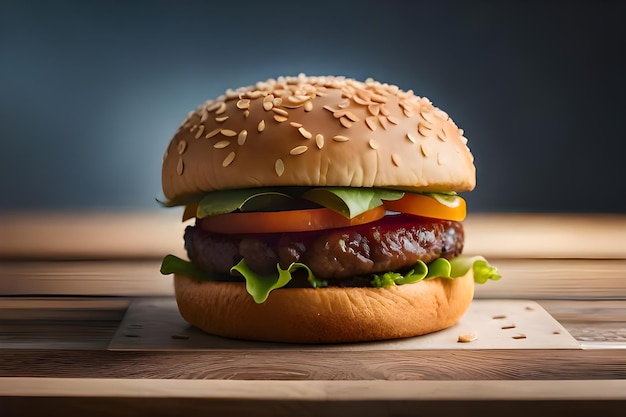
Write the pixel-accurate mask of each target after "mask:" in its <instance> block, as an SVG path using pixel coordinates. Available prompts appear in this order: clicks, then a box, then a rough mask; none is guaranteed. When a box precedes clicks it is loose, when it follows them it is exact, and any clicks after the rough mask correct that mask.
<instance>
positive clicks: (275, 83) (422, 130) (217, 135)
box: [161, 74, 500, 344]
mask: <svg viewBox="0 0 626 417" xmlns="http://www.w3.org/2000/svg"><path fill="white" fill-rule="evenodd" d="M475 183H476V173H475V166H474V158H473V155H472V153H471V151H470V149H469V147H468V141H467V139H466V138H465V136H464V132H463V130H462V129H460V128H459V127H458V126H457V125H456V124H455V123H454V121H453V120H452V119H451V118H450V116H449V115H448V114H447V113H445V112H444V111H443V110H441V109H439V108H437V107H435V106H434V105H433V104H432V102H431V101H430V100H429V99H427V98H425V97H419V96H417V95H415V94H414V93H413V92H412V91H403V90H401V89H399V88H398V87H397V86H394V85H390V84H384V83H380V82H377V81H375V80H371V79H368V80H365V81H357V80H353V79H349V78H345V77H335V76H327V77H309V76H305V75H303V74H300V75H298V76H293V77H278V78H276V79H269V80H266V81H262V82H258V83H256V84H255V85H252V86H246V87H241V88H237V89H230V90H228V91H227V92H226V93H225V94H224V95H222V96H220V97H217V98H215V99H211V100H208V101H206V102H205V103H203V104H201V105H200V106H199V107H198V108H197V109H196V110H195V111H193V112H192V113H190V115H189V116H188V117H187V118H186V119H185V120H184V121H183V123H182V124H181V126H180V128H179V129H178V131H177V132H176V134H175V135H174V137H173V139H172V140H171V142H170V143H169V145H168V147H167V149H166V151H165V155H164V158H163V170H162V185H163V192H164V196H165V199H164V200H163V201H161V204H162V205H163V206H166V207H177V206H182V207H184V212H183V220H189V219H193V225H190V226H188V227H187V228H186V230H185V234H184V240H185V249H186V252H187V255H188V259H181V258H178V257H175V256H173V255H167V256H166V257H165V258H164V260H163V263H162V267H161V272H162V273H163V274H173V275H174V287H175V294H176V301H177V307H178V310H179V313H180V315H181V316H182V317H183V318H184V319H185V320H186V321H187V322H188V323H190V324H193V325H194V326H196V327H197V328H199V329H202V330H203V331H204V332H207V333H209V334H213V335H217V336H223V337H228V338H234V339H243V340H256V341H264V342H289V343H307V344H308V343H325V344H328V343H346V342H365V341H375V340H389V339H401V338H408V337H412V336H418V335H423V334H427V333H432V332H435V331H438V330H442V329H446V328H449V327H451V326H453V325H454V324H455V323H457V322H458V321H459V318H460V317H461V316H462V315H463V314H464V313H465V312H466V311H467V309H468V307H469V306H470V304H471V302H472V299H473V294H474V284H475V283H476V282H478V283H485V282H486V281H488V280H496V279H499V278H500V276H499V275H498V273H497V271H496V268H495V267H493V266H491V265H490V264H489V263H488V262H487V261H486V260H485V259H484V258H483V257H480V256H471V257H470V256H466V255H464V254H463V253H462V252H463V242H464V231H463V225H462V220H463V219H464V218H465V215H466V203H465V200H464V199H463V198H462V197H461V195H459V193H462V192H468V191H471V190H472V189H473V188H474V187H475Z"/></svg>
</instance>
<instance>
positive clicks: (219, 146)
mask: <svg viewBox="0 0 626 417" xmlns="http://www.w3.org/2000/svg"><path fill="white" fill-rule="evenodd" d="M229 145H230V141H229V140H220V141H219V142H215V143H214V144H213V147H214V148H215V149H224V148H225V147H227V146H229Z"/></svg>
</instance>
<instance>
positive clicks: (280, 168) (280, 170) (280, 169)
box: [274, 158, 285, 177]
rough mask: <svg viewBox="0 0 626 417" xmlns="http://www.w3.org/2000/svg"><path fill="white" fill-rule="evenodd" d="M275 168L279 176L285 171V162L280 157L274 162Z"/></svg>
mask: <svg viewBox="0 0 626 417" xmlns="http://www.w3.org/2000/svg"><path fill="white" fill-rule="evenodd" d="M274 170H275V171H276V175H278V176H279V177H280V176H281V175H283V174H284V173H285V163H284V162H283V160H282V159H280V158H278V159H277V160H276V163H274Z"/></svg>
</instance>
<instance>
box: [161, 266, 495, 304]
mask: <svg viewBox="0 0 626 417" xmlns="http://www.w3.org/2000/svg"><path fill="white" fill-rule="evenodd" d="M470 268H471V269H473V272H474V281H475V282H476V283H479V284H484V283H485V282H487V281H488V280H498V279H500V275H499V274H498V272H497V269H496V268H495V267H494V266H492V265H489V263H488V262H487V260H486V259H485V258H483V257H482V256H472V257H469V256H459V257H456V258H454V259H452V260H451V261H448V260H447V259H444V258H439V259H436V260H434V261H433V262H431V263H430V264H428V265H427V264H425V263H424V262H422V261H418V262H417V263H416V265H415V267H414V268H413V269H411V270H410V271H408V272H405V273H403V274H402V273H399V272H386V273H384V274H374V275H373V276H372V286H374V287H378V288H387V287H390V286H392V285H405V284H413V283H416V282H419V281H422V280H424V279H432V278H435V277H443V278H449V279H454V278H457V277H460V276H463V275H465V274H467V272H468V271H469V270H470ZM299 269H304V271H305V272H306V274H307V280H308V282H309V284H310V285H311V287H312V288H319V287H325V286H327V285H328V284H327V282H326V281H323V280H320V279H317V278H316V277H315V276H314V274H313V272H312V271H311V269H310V268H309V267H308V266H306V265H305V264H303V263H298V262H294V263H292V264H291V265H289V267H288V268H286V269H282V268H281V267H280V265H276V273H275V274H269V275H261V274H258V273H256V272H254V271H253V270H251V269H250V267H249V266H248V265H247V264H246V262H245V261H244V260H241V261H240V262H239V263H238V264H237V265H235V266H233V267H232V268H231V274H233V275H234V274H239V275H241V276H242V277H243V278H244V279H245V281H246V290H247V291H248V293H249V294H250V295H251V296H252V298H253V299H254V301H255V302H257V303H263V302H264V301H265V300H266V299H267V297H268V296H269V294H270V292H271V291H273V290H275V289H278V288H282V287H284V286H285V285H287V284H288V283H289V282H290V281H291V280H292V279H293V274H294V273H295V272H296V271H297V270H299ZM161 273H162V274H164V275H168V274H174V273H178V274H184V275H187V276H189V277H191V278H193V279H195V280H198V281H219V280H220V277H219V276H213V275H211V274H209V273H207V272H205V271H203V270H202V269H200V268H198V267H197V266H196V265H194V264H193V263H191V262H189V261H185V260H183V259H181V258H179V257H177V256H174V255H167V256H166V257H165V258H164V259H163V262H162V264H161Z"/></svg>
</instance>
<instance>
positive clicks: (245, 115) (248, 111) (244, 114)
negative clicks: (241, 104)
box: [243, 110, 250, 119]
mask: <svg viewBox="0 0 626 417" xmlns="http://www.w3.org/2000/svg"><path fill="white" fill-rule="evenodd" d="M249 116H250V110H244V111H243V117H245V118H246V119H247V118H248V117H249Z"/></svg>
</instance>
